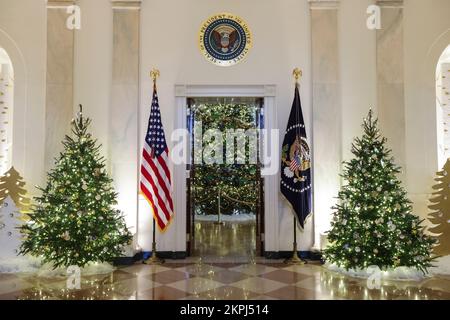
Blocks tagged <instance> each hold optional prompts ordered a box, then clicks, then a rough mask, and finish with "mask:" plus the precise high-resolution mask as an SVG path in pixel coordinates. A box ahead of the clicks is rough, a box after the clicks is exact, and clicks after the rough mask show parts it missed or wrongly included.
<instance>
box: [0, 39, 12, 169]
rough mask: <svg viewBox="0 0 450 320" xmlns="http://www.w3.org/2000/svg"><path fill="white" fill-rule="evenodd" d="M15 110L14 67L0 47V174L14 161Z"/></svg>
mask: <svg viewBox="0 0 450 320" xmlns="http://www.w3.org/2000/svg"><path fill="white" fill-rule="evenodd" d="M13 112H14V69H13V65H12V62H11V59H10V57H9V55H8V53H7V52H6V50H5V49H3V48H2V47H0V175H2V174H3V173H4V172H5V171H7V170H9V168H10V167H11V162H12V145H13V127H12V126H13Z"/></svg>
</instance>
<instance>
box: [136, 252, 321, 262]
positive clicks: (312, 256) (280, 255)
mask: <svg viewBox="0 0 450 320" xmlns="http://www.w3.org/2000/svg"><path fill="white" fill-rule="evenodd" d="M298 254H299V256H300V258H302V259H307V260H314V261H320V260H322V254H321V253H320V252H316V251H299V252H298ZM151 255H152V253H151V252H149V251H145V252H142V257H141V259H143V260H145V259H148V258H149V257H151ZM290 256H292V251H266V252H264V257H265V258H266V259H286V258H289V257H290ZM158 257H160V258H163V259H175V260H180V259H186V258H187V254H186V251H159V252H158ZM138 260H139V259H138Z"/></svg>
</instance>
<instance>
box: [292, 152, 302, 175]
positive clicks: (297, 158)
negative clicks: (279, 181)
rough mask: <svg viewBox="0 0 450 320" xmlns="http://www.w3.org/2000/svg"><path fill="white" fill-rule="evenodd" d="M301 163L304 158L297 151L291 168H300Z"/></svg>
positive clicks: (293, 169)
mask: <svg viewBox="0 0 450 320" xmlns="http://www.w3.org/2000/svg"><path fill="white" fill-rule="evenodd" d="M301 163H302V160H301V159H300V156H299V155H298V153H297V154H296V155H294V157H293V159H292V160H291V164H290V166H289V169H291V171H295V170H297V169H298V168H300V164H301Z"/></svg>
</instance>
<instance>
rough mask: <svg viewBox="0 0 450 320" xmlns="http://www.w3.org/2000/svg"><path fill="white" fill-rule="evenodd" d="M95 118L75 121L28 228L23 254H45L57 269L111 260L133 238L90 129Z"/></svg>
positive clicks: (49, 174) (46, 259)
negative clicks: (118, 208)
mask: <svg viewBox="0 0 450 320" xmlns="http://www.w3.org/2000/svg"><path fill="white" fill-rule="evenodd" d="M89 124H90V120H89V119H84V118H83V117H82V115H81V112H80V114H79V115H78V119H77V120H76V121H75V120H74V121H72V136H66V138H65V140H64V142H63V145H64V151H63V152H62V153H61V154H60V156H59V158H58V159H57V160H56V163H55V165H56V166H55V168H54V169H52V170H51V171H50V172H49V173H48V179H47V186H46V187H45V188H40V190H41V191H42V196H39V197H36V198H35V200H36V203H37V205H36V207H35V208H34V210H33V212H32V213H30V223H28V224H26V225H24V226H23V227H22V231H23V233H24V234H25V240H24V242H23V244H22V248H21V253H22V254H27V253H30V254H32V255H34V256H41V257H42V258H43V259H44V261H45V262H51V263H52V264H53V265H54V267H55V268H56V267H60V266H64V267H67V266H72V265H77V266H80V267H83V266H85V265H86V264H88V263H90V262H105V261H111V260H113V258H115V257H118V256H120V255H121V251H122V248H123V246H124V245H126V244H127V243H129V242H130V241H131V235H130V233H129V231H128V229H127V227H126V225H125V221H124V218H123V216H122V214H121V212H120V211H119V210H117V209H114V205H116V203H117V201H116V198H117V194H116V193H115V192H114V190H113V189H112V187H111V184H112V180H111V179H110V178H109V177H108V175H107V173H106V170H105V160H104V158H102V157H101V156H100V155H99V149H100V147H101V146H100V145H98V146H97V141H96V140H94V139H93V138H92V136H91V135H90V134H89V133H88V131H87V130H88V126H89Z"/></svg>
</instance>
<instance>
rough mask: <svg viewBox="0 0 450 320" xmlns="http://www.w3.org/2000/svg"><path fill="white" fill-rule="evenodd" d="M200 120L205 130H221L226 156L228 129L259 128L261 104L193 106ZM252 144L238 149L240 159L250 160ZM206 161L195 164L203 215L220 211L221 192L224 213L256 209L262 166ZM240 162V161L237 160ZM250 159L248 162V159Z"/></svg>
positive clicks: (195, 193) (196, 195)
mask: <svg viewBox="0 0 450 320" xmlns="http://www.w3.org/2000/svg"><path fill="white" fill-rule="evenodd" d="M192 111H193V113H194V116H195V121H196V123H200V122H201V124H202V130H203V131H204V132H206V131H207V130H209V129H218V130H220V132H222V133H223V136H222V137H223V145H224V150H223V155H224V158H225V157H226V155H227V152H230V150H231V149H227V147H229V146H228V145H227V144H226V134H225V132H226V131H227V130H237V129H241V130H248V129H256V127H257V123H258V121H259V119H258V107H256V106H254V105H252V104H245V103H206V104H199V105H196V106H194V107H193V110H192ZM249 151H250V150H249V147H248V144H247V145H246V148H244V149H239V148H236V150H235V156H236V159H238V158H241V159H246V161H247V160H248V159H249ZM225 160H226V159H224V163H223V164H202V165H199V166H196V167H195V175H194V179H193V186H192V191H193V196H194V203H195V206H196V209H197V213H199V214H217V212H218V210H217V205H218V201H217V199H218V194H219V192H220V194H221V202H220V207H221V213H222V214H233V213H234V212H240V213H251V212H255V210H256V200H255V199H256V198H257V195H258V191H259V190H258V187H259V182H258V179H257V170H258V167H257V165H256V164H252V163H232V164H231V163H226V161H225ZM235 162H237V161H235ZM247 162H248V161H247Z"/></svg>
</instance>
